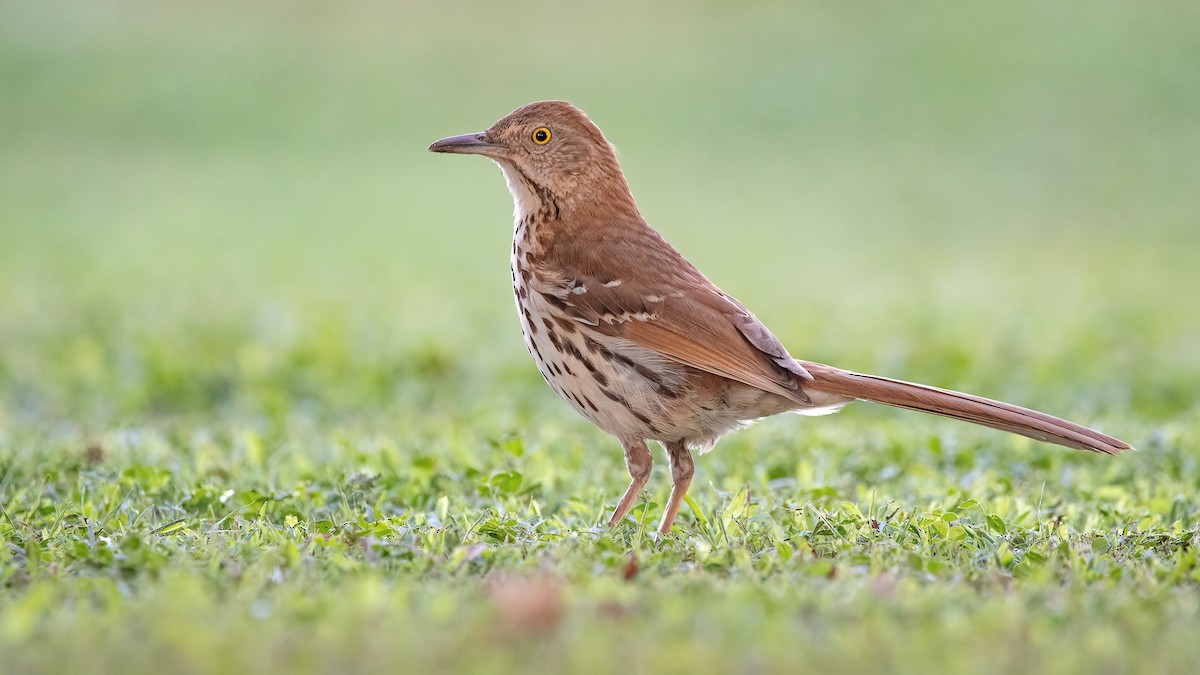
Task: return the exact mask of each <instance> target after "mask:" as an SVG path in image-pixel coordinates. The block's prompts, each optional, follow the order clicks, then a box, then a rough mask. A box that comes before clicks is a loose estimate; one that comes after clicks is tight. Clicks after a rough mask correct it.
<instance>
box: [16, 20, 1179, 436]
mask: <svg viewBox="0 0 1200 675" xmlns="http://www.w3.org/2000/svg"><path fill="white" fill-rule="evenodd" d="M1198 22H1200V16H1198V12H1197V10H1196V9H1194V8H1190V7H1183V6H1180V7H1176V8H1175V9H1174V10H1173V11H1166V10H1163V11H1156V12H1151V11H1142V10H1140V9H1137V8H1133V7H1130V6H1127V5H1125V4H1122V3H1099V4H1094V3H1079V4H1073V3H1054V4H1053V5H1043V4H1039V3H1028V4H1020V5H1016V6H1010V7H992V6H989V5H987V4H986V3H967V4H962V3H944V4H942V3H934V4H927V5H923V6H920V7H913V6H896V5H893V4H889V3H882V2H880V3H867V4H862V5H856V6H854V7H840V8H832V7H798V6H794V5H793V4H791V3H767V4H763V5H761V6H758V7H755V8H754V9H753V10H751V9H749V8H744V7H732V6H730V7H727V6H724V5H721V4H713V5H709V6H704V7H691V6H688V7H684V6H678V5H663V6H652V7H643V6H641V5H638V4H614V5H605V6H603V7H594V8H590V9H588V8H583V9H579V10H568V9H566V8H564V7H560V6H557V5H553V4H532V3H504V4H491V3H479V4H476V5H472V4H459V5H455V6H454V7H450V8H438V7H435V6H434V5H431V4H429V3H383V2H367V3H353V4H349V5H345V4H335V3H318V2H312V3H300V4H296V3H277V2H267V3H253V4H249V5H247V4H235V3H221V2H216V3H203V5H196V4H193V5H190V6H189V5H185V4H180V3H153V4H146V3H23V4H12V5H9V6H8V7H7V8H6V10H5V11H4V20H3V21H2V22H0V24H2V25H0V31H2V32H0V50H2V51H0V87H2V90H3V92H4V93H3V96H2V97H0V106H2V107H0V124H2V125H3V126H2V127H0V133H2V135H3V138H4V141H3V143H0V303H2V305H0V307H3V311H2V312H0V340H2V342H3V344H4V350H3V352H2V357H0V359H2V360H0V368H2V370H0V374H2V375H3V376H4V380H3V381H4V382H5V383H6V385H7V386H5V387H4V390H5V396H6V398H10V399H11V398H12V397H14V396H15V397H17V398H18V399H19V401H20V402H21V403H22V404H25V405H26V408H23V409H28V408H29V406H33V407H34V408H36V409H37V410H38V411H40V412H44V413H46V414H48V415H50V416H51V417H52V418H59V417H69V418H71V419H88V420H96V421H98V422H102V423H114V422H118V421H121V420H128V419H129V418H130V417H134V418H137V417H139V416H141V415H142V414H144V411H145V410H146V408H145V405H144V403H145V401H143V400H142V397H141V396H140V395H138V394H137V393H138V392H140V393H141V394H149V395H151V396H155V395H156V392H154V391H149V392H146V382H145V380H144V378H145V377H147V376H148V375H147V373H148V371H150V370H153V369H154V368H155V367H159V366H161V367H162V368H165V369H167V370H182V371H184V372H185V373H186V374H187V375H188V376H189V377H198V378H200V379H201V380H202V381H203V382H207V383H208V385H207V386H208V387H209V389H210V390H211V392H210V393H211V396H209V397H208V398H206V399H205V401H206V402H219V401H221V400H223V397H224V398H227V397H230V396H236V395H237V394H238V390H239V389H240V388H241V387H242V386H243V385H244V384H245V381H246V379H245V378H244V377H241V376H239V374H238V373H237V372H235V365H236V364H234V363H233V361H232V360H231V359H230V358H228V357H229V354H230V353H231V350H234V351H236V350H237V349H239V348H246V347H247V346H250V347H251V349H250V351H252V352H253V351H254V350H253V348H252V347H253V345H261V346H262V347H263V349H262V350H261V351H264V352H266V353H265V354H262V355H261V356H262V358H263V359H267V360H269V359H272V358H277V357H278V356H279V355H280V354H281V353H285V352H287V351H288V350H289V349H294V348H296V345H298V344H301V343H305V342H306V341H311V340H314V339H316V338H315V337H314V336H315V335H319V334H324V335H326V339H331V340H335V341H340V342H344V343H345V345H346V350H347V352H349V353H348V354H347V358H349V359H352V360H355V361H356V362H360V363H356V365H362V366H363V367H364V368H366V369H374V368H376V367H378V366H379V365H380V364H381V363H382V362H389V361H390V362H395V361H397V360H404V359H405V358H407V354H408V350H409V349H411V348H413V346H414V345H423V346H430V345H432V348H434V349H436V350H438V351H439V352H440V353H444V354H445V355H446V358H448V359H450V360H452V361H455V362H459V361H461V362H464V363H469V364H475V363H476V362H479V361H484V362H489V363H499V362H503V363H514V364H519V365H520V369H519V373H520V376H521V377H527V376H528V378H529V379H535V378H536V375H535V374H534V371H533V369H532V368H529V367H528V366H527V364H525V363H524V359H525V358H526V357H525V355H524V353H523V352H524V350H523V349H522V348H521V343H520V338H519V335H518V331H517V329H516V322H515V321H514V320H513V318H512V301H511V298H510V297H509V289H508V284H507V283H505V282H504V279H505V277H506V275H507V270H506V269H505V268H506V266H507V255H506V250H507V239H508V237H509V236H510V234H511V229H510V228H511V223H510V220H511V218H510V213H511V208H512V207H511V203H510V199H509V196H508V194H507V192H506V190H505V188H504V184H503V181H502V179H501V177H500V175H499V172H498V171H497V170H496V169H495V168H494V167H492V166H490V165H487V164H486V162H484V161H479V160H468V159H462V158H447V157H438V156H431V155H429V154H428V153H426V152H425V147H426V145H427V144H428V143H429V142H430V141H432V140H434V139H436V138H439V137H441V136H444V135H449V134H451V133H460V132H467V131H474V130H479V129H482V128H484V127H486V126H488V125H489V124H490V123H491V122H492V121H494V120H495V119H497V118H499V117H500V116H501V115H503V114H505V113H506V112H508V111H509V110H510V109H512V108H514V107H516V106H517V105H520V104H523V103H525V102H528V101H530V100H535V99H541V98H565V99H569V100H571V101H573V102H575V103H576V104H578V105H580V106H581V107H583V108H584V109H585V110H587V111H588V112H589V113H590V114H591V116H592V117H593V118H594V119H595V120H596V121H597V122H598V123H599V124H600V125H601V127H602V128H603V129H605V131H606V132H607V134H608V136H609V137H610V140H612V141H613V142H614V143H615V144H616V145H617V147H618V149H619V152H620V158H621V160H622V163H623V166H624V169H625V171H626V173H627V175H628V177H629V180H630V182H631V184H632V186H633V189H634V192H635V195H636V196H637V198H638V200H639V203H640V205H641V207H642V210H643V213H644V215H645V216H646V217H647V218H648V219H649V220H650V222H651V223H652V224H654V225H655V226H656V227H658V228H659V229H660V230H661V231H662V232H664V234H665V235H666V236H667V237H668V238H669V239H670V240H671V241H672V242H673V243H675V244H676V246H678V247H679V248H680V249H681V250H682V251H683V252H684V253H685V254H686V255H688V256H689V257H691V258H692V259H693V261H694V262H695V263H696V264H697V265H698V266H699V267H700V268H701V269H703V270H705V271H706V273H708V275H709V276H710V277H712V278H713V279H714V280H715V281H716V282H717V283H718V284H720V285H722V286H723V287H724V288H726V290H728V291H729V292H731V293H733V294H734V295H736V296H738V297H740V298H742V299H743V301H745V302H746V303H747V304H748V305H750V306H751V307H752V308H753V309H754V310H755V311H756V312H757V313H758V314H760V316H761V317H762V318H763V319H764V320H765V321H766V322H767V323H768V325H771V326H773V327H774V328H775V330H776V332H778V333H779V334H780V335H781V337H782V338H783V340H784V342H785V343H786V344H788V345H789V346H790V348H791V350H792V351H793V352H794V353H796V354H798V355H800V356H802V357H804V358H809V359H813V360H828V361H833V362H835V363H837V364H839V365H843V366H846V367H852V368H857V369H861V370H881V371H885V372H887V373H890V374H893V375H897V376H905V377H912V378H918V379H922V378H923V379H934V380H938V381H940V382H941V383H942V384H945V385H962V386H971V385H986V386H988V387H990V388H991V390H992V391H993V392H994V393H995V394H997V395H1000V394H1004V393H1006V392H1005V388H1006V387H1016V388H1019V389H1015V391H1023V390H1024V388H1026V381H1027V379H1029V378H1032V379H1033V380H1034V381H1036V382H1037V384H1038V385H1039V388H1038V391H1037V393H1034V392H1030V396H1032V398H1033V400H1032V401H1030V402H1031V403H1046V404H1048V405H1055V404H1057V405H1058V407H1059V408H1060V409H1061V408H1062V406H1063V405H1065V404H1066V400H1067V398H1068V397H1077V396H1080V395H1081V392H1087V391H1093V390H1094V391H1097V392H1099V393H1096V394H1095V396H1096V397H1097V399H1098V400H1097V401H1096V403H1095V406H1096V407H1100V406H1104V407H1107V408H1116V407H1122V406H1132V407H1133V408H1135V409H1137V410H1139V411H1141V412H1143V413H1146V414H1148V415H1155V414H1162V415H1169V414H1173V413H1177V412H1179V411H1181V410H1183V409H1184V408H1186V407H1188V406H1189V405H1190V401H1191V394H1192V392H1194V391H1196V389H1197V385H1200V375H1197V371H1198V370H1200V368H1198V367H1197V364H1198V363H1200V347H1198V345H1200V318H1198V317H1200V300H1198V299H1197V295H1198V294H1197V292H1196V290H1197V289H1200V266H1197V265H1196V264H1195V259H1196V255H1197V254H1198V253H1200V227H1198V226H1200V223H1198V222H1197V218H1198V217H1200V216H1198V214H1200V189H1197V186H1198V185H1200V160H1198V159H1197V152H1196V148H1197V147H1200V124H1197V121H1196V120H1197V119H1198V115H1200V87H1198V86H1196V80H1195V76H1196V72H1197V66H1198V64H1200V41H1197V40H1196V39H1195V35H1196V28H1197V26H1198V25H1200V23H1198ZM331 333H332V334H335V335H330V334H331ZM194 348H195V349H194ZM196 349H199V350H200V351H199V352H197V351H196ZM47 356H52V357H53V358H46V357H47ZM177 358H179V359H180V362H178V363H173V362H172V361H173V360H174V359H177ZM156 359H157V360H160V361H165V363H160V364H158V366H156V365H155V364H154V363H153V361H155V360H156ZM249 360H250V361H253V360H254V359H253V358H250V359H249ZM148 361H150V362H151V363H147V362H148ZM250 365H254V364H250ZM258 365H259V366H261V368H262V369H267V370H269V369H270V368H271V365H272V364H270V363H259V364H258ZM471 367H475V366H474V365H472V366H471ZM14 389H19V391H16V392H14V391H13V390H14ZM163 393H164V396H163V399H164V400H159V401H155V402H156V403H157V404H160V405H163V406H167V407H170V406H171V402H170V399H171V398H172V397H171V396H170V393H171V392H163ZM127 394H128V395H129V396H132V397H133V400H130V401H126V400H125V396H126V395H127ZM546 394H549V392H546ZM546 398H547V401H549V398H550V397H549V396H547V397H546ZM193 403H194V401H192V402H187V405H185V406H184V407H185V408H188V409H190V408H192V407H193V405H192V404H193ZM318 403H319V404H321V405H337V404H338V401H337V400H325V401H319V402H318ZM81 405H86V406H87V408H86V410H87V415H86V416H84V417H82V418H80V417H79V416H78V414H77V413H79V411H80V408H79V406H81ZM549 407H552V408H554V409H558V408H559V407H560V406H549ZM1064 412H1070V411H1069V410H1067V411H1064ZM562 413H563V414H564V415H569V414H570V413H569V411H567V410H566V409H565V407H563V410H562ZM551 414H557V413H551Z"/></svg>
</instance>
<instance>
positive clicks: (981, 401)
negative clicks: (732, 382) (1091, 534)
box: [800, 361, 1132, 455]
mask: <svg viewBox="0 0 1200 675" xmlns="http://www.w3.org/2000/svg"><path fill="white" fill-rule="evenodd" d="M800 364H801V365H803V366H804V368H805V369H806V370H808V372H809V373H810V374H812V376H813V380H812V381H811V382H805V383H804V387H805V388H811V389H816V390H818V391H823V392H827V393H830V394H837V395H840V396H847V397H850V398H856V399H860V400H864V401H873V402H875V403H883V404H885V405H890V406H895V407H898V408H907V409H909V410H917V411H920V412H925V413H931V414H934V415H942V416H943V417H951V418H954V419H958V420H963V421H965V422H972V423H974V424H980V425H983V426H985V427H991V428H993V429H999V430H1001V431H1007V432H1010V433H1014V434H1020V435H1022V436H1028V437H1029V438H1033V439H1036V440H1039V441H1044V442H1046V443H1056V444H1058V445H1063V446H1066V447H1068V448H1076V449H1079V450H1087V451H1090V452H1099V453H1103V454H1106V455H1116V454H1119V453H1120V452H1122V451H1124V450H1129V449H1131V448H1132V446H1130V445H1129V444H1128V443H1125V442H1124V441H1121V440H1118V439H1116V438H1113V437H1112V436H1107V435H1105V434H1102V433H1100V432H1099V431H1096V430H1094V429H1089V428H1087V427H1085V426H1083V425H1080V424H1075V423H1074V422H1068V421H1067V420H1064V419H1060V418H1058V417H1054V416H1053V415H1047V414H1046V413H1042V412H1038V411H1036V410H1030V409H1028V408H1022V407H1020V406H1015V405H1012V404H1010V403H1003V402H1000V401H993V400H991V399H987V398H983V397H982V396H975V395H972V394H964V393H962V392H958V391H951V390H949V389H939V388H937V387H930V386H928V385H924V384H914V383H912V382H904V381H901V380H893V379H889V378H886V377H878V376H876V375H863V374H860V373H852V372H850V371H848V370H842V369H840V368H834V367H833V366H827V365H825V364H822V363H810V362H807V361H801V362H800Z"/></svg>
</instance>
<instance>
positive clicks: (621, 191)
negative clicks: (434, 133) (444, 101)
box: [429, 101, 632, 215]
mask: <svg viewBox="0 0 1200 675" xmlns="http://www.w3.org/2000/svg"><path fill="white" fill-rule="evenodd" d="M429 150H430V152H444V153H454V154H460V155H483V156H485V157H489V158H491V159H493V160H495V161H496V163H497V164H499V165H500V168H501V169H502V170H503V171H504V176H505V178H506V179H507V180H508V187H509V190H510V191H511V192H512V193H513V197H514V199H515V200H516V202H517V211H518V215H521V213H522V212H524V213H534V212H536V211H538V210H548V211H550V210H552V211H553V212H554V213H556V214H557V213H558V212H559V211H560V210H565V209H568V208H571V207H572V206H578V205H580V204H583V203H590V202H593V201H595V200H598V199H603V200H609V201H611V200H614V199H617V200H623V199H628V200H630V201H632V198H631V197H629V196H628V195H629V188H628V187H627V186H626V184H625V179H624V177H623V176H622V175H621V169H620V167H619V166H618V165H617V159H616V154H615V153H614V151H613V147H612V146H611V145H610V144H609V142H608V141H607V140H605V138H604V134H602V133H601V132H600V129H599V128H598V127H597V126H596V125H595V124H593V123H592V121H591V120H590V119H588V116H587V115H585V114H584V113H583V111H582V110H580V109H579V108H576V107H575V106H573V105H571V104H570V103H567V102H566V101H538V102H536V103H530V104H528V105H524V106H521V107H520V108H517V109H516V110H514V111H512V112H511V113H509V114H507V115H505V116H504V117H502V118H501V119H500V120H499V121H498V122H496V123H495V124H493V125H492V126H491V127H489V128H488V129H487V130H486V131H481V132H479V133H473V134H463V135H461V136H451V137H449V138H443V139H441V140H440V141H436V142H435V143H433V144H432V145H430V146H429ZM551 207H553V208H551Z"/></svg>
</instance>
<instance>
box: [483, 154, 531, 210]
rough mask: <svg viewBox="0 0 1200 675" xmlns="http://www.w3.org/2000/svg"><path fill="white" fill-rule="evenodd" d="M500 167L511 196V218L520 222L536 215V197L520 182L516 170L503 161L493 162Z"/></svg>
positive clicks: (523, 182)
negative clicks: (512, 207)
mask: <svg viewBox="0 0 1200 675" xmlns="http://www.w3.org/2000/svg"><path fill="white" fill-rule="evenodd" d="M494 161H495V162H496V164H497V165H499V166H500V170H501V171H502V172H504V182H505V183H507V184H508V191H509V192H510V193H512V196H513V204H514V211H513V218H515V219H516V220H517V222H520V221H521V220H522V219H523V218H525V217H526V216H529V215H533V214H534V213H537V210H538V207H539V206H540V202H539V201H538V198H537V195H535V194H533V191H532V190H530V189H529V186H527V185H525V181H523V180H521V177H520V175H519V174H518V173H517V170H516V168H514V167H513V165H511V164H509V163H508V162H506V161H504V160H499V159H498V160H494Z"/></svg>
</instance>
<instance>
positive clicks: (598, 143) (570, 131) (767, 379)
mask: <svg viewBox="0 0 1200 675" xmlns="http://www.w3.org/2000/svg"><path fill="white" fill-rule="evenodd" d="M429 149H430V150H431V151H433V152H449V153H456V154H470V155H483V156H485V157H489V158H491V159H492V160H494V161H495V162H496V163H497V164H499V165H500V169H501V170H502V171H503V172H504V178H505V180H506V181H507V182H508V189H509V191H510V192H512V195H513V200H514V201H515V202H516V214H515V218H516V231H515V234H514V237H513V245H512V282H513V292H514V293H515V294H516V300H517V309H518V313H519V315H520V320H521V330H522V331H523V332H524V334H525V345H526V347H528V349H529V353H530V354H531V355H532V356H533V360H534V361H535V362H536V363H537V367H538V370H540V371H541V373H542V376H543V377H545V378H546V382H548V383H549V384H550V387H551V388H552V389H554V391H555V392H556V393H557V394H558V395H559V396H560V397H561V398H562V399H563V400H564V401H566V402H567V403H569V404H571V406H572V407H574V408H575V410H576V411H578V412H579V414H581V415H583V416H584V417H586V418H587V419H589V420H591V421H592V423H594V424H595V425H596V426H598V427H600V428H601V429H603V430H604V431H606V432H608V433H610V434H612V435H613V436H616V437H617V439H618V440H619V441H620V442H621V447H623V448H624V449H625V464H626V466H627V467H628V468H629V475H630V476H631V477H632V478H633V480H632V482H631V483H630V484H629V489H628V490H626V491H625V495H624V496H623V497H621V501H620V503H618V504H617V507H616V509H615V510H614V511H613V515H612V518H611V519H610V520H609V523H608V524H609V525H610V526H613V525H616V524H617V523H618V522H620V521H621V520H622V519H623V518H624V517H625V515H626V514H627V513H628V512H629V509H630V508H631V507H632V506H633V503H634V500H635V499H636V498H637V496H638V493H639V492H641V490H642V488H643V487H644V486H645V485H646V481H647V479H648V478H649V476H650V469H651V466H652V463H653V460H652V458H651V456H650V450H649V448H647V446H646V440H647V439H652V440H656V441H659V442H660V443H661V444H662V445H663V446H664V447H665V448H666V450H667V457H668V458H669V461H670V465H671V478H672V480H673V481H674V486H673V488H672V489H671V498H670V500H669V501H668V502H667V508H666V511H665V512H664V513H663V517H662V522H661V523H660V525H659V528H658V530H659V532H660V533H662V534H666V533H667V532H669V531H670V530H671V525H672V524H673V523H674V522H675V516H676V514H678V512H679V507H680V505H681V504H682V502H683V497H684V494H686V493H687V489H688V486H689V485H690V484H691V482H692V471H693V464H692V451H693V450H696V451H699V452H702V453H703V452H704V451H706V450H709V449H710V448H712V446H713V445H714V444H715V443H716V442H717V439H718V438H719V437H720V436H721V435H722V434H725V433H727V432H730V431H733V430H736V429H739V428H741V427H744V426H746V425H747V424H748V423H750V422H752V421H754V420H757V419H759V418H762V417H767V416H768V415H776V414H779V413H782V412H798V413H801V414H808V415H821V414H826V413H830V412H834V411H836V410H838V409H839V408H841V407H842V406H844V405H845V404H847V403H849V402H850V401H852V400H854V399H862V400H866V401H875V402H877V403H883V404H886V405H891V406H897V407H900V408H908V409H909V410H919V411H921V412H926V413H933V414H935V415H944V416H946V417H953V418H955V419H959V420H964V421H967V422H973V423H975V424H981V425H984V426H988V427H992V428H993V429H1001V430H1003V431H1009V432H1012V433H1015V434H1021V435H1023V436H1028V437H1030V438H1035V439H1037V440H1040V441H1045V442H1048V443H1057V444H1059V445H1065V446H1067V447H1070V448H1079V449H1081V450H1090V451H1092V452H1099V453H1104V454H1108V455H1115V454H1117V453H1119V452H1121V451H1122V450H1127V449H1129V448H1130V446H1129V445H1127V444H1126V443H1124V442H1122V441H1119V440H1117V439H1115V438H1112V437H1111V436H1106V435H1104V434H1102V433H1099V432H1097V431H1093V430H1092V429H1089V428H1087V427H1083V426H1080V425H1078V424H1075V423H1073V422H1068V421H1066V420H1062V419H1059V418H1057V417H1052V416H1050V415H1047V414H1045V413H1040V412H1037V411H1034V410H1028V409H1026V408H1021V407H1018V406H1015V405H1010V404H1008V403H1001V402H999V401H992V400H989V399H986V398H982V397H979V396H973V395H971V394H963V393H960V392H956V391H948V390H945V389H937V388H935V387H930V386H926V385H923V384H911V383H908V382H901V381H898V380H892V379H888V378H884V377H877V376H874V375H863V374H859V373H852V372H849V371H845V370H841V369H839V368H834V367H832V366H827V365H824V364H821V363H811V362H808V361H797V360H796V359H794V358H792V357H791V355H789V354H788V352H787V349H785V348H784V346H783V344H782V343H780V341H779V340H778V338H776V337H775V336H774V335H772V334H771V331H770V330H768V329H767V327H766V326H764V325H763V324H762V323H761V322H760V321H759V320H758V319H756V318H755V317H754V315H753V314H751V313H750V311H749V310H747V309H746V307H745V306H743V305H742V303H740V302H738V301H737V300H735V299H733V298H732V297H730V296H729V295H727V294H725V293H723V292H722V291H721V289H719V288H717V287H716V285H714V284H713V283H712V282H711V281H709V280H708V279H707V278H705V277H704V275H703V274H701V273H700V272H699V270H697V269H696V268H695V267H693V266H692V264H691V263H689V262H688V261H687V260H686V259H684V257H683V256H682V255H680V254H679V252H678V251H676V250H675V249H674V248H673V247H672V246H671V245H670V244H668V243H667V242H666V241H665V240H664V239H663V238H662V236H661V235H659V233H658V232H656V231H655V230H654V229H653V228H651V227H650V226H649V225H648V224H647V223H646V221H645V220H643V219H642V216H641V214H640V213H638V208H637V204H635V203H634V201H633V195H632V194H631V193H630V191H629V186H628V184H627V183H626V182H625V177H624V176H623V175H622V173H621V168H620V166H618V165H617V159H616V155H615V153H614V151H613V148H612V146H611V145H610V144H609V143H608V141H607V140H605V138H604V135H603V134H602V133H600V129H599V128H597V127H596V125H595V124H593V123H592V121H591V120H589V119H588V117H587V115H585V114H584V113H583V111H581V110H579V109H578V108H576V107H574V106H572V105H571V104H569V103H566V102H563V101H540V102H537V103H530V104H529V105H526V106H523V107H521V108H518V109H516V110H514V111H513V112H512V113H510V114H508V115H506V116H505V117H504V118H503V119H501V120H500V121H499V122H496V123H495V124H493V125H492V126H491V128H489V129H488V130H487V131H484V132H481V133H475V134H465V135H462V136H452V137H450V138H443V139H442V140H440V141H437V142H436V143H434V144H433V145H430V146H429Z"/></svg>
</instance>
